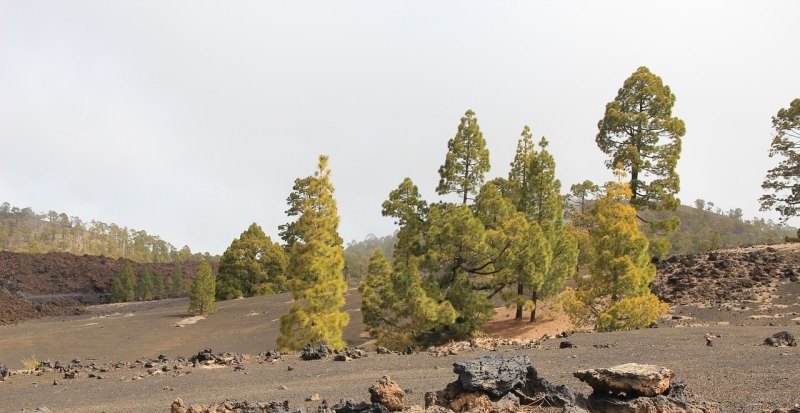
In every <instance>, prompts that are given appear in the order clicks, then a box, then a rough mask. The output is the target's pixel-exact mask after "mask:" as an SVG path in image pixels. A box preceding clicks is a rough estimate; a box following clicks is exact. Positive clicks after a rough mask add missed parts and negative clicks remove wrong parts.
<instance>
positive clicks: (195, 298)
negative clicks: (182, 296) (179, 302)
mask: <svg viewBox="0 0 800 413" xmlns="http://www.w3.org/2000/svg"><path fill="white" fill-rule="evenodd" d="M216 286H217V280H216V277H214V273H213V272H212V271H211V266H210V265H208V263H207V262H205V261H204V262H201V263H200V264H199V265H198V266H197V275H196V276H195V277H194V280H192V284H191V285H190V286H189V313H191V314H211V313H213V312H215V311H217V308H216V306H215V305H214V295H215V290H216Z"/></svg>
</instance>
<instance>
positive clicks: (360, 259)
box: [344, 199, 797, 280]
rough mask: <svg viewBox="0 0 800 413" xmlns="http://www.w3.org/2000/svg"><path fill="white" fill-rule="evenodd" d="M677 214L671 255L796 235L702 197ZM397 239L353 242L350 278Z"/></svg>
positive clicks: (347, 256) (771, 241) (657, 216)
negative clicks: (679, 222) (677, 224)
mask: <svg viewBox="0 0 800 413" xmlns="http://www.w3.org/2000/svg"><path fill="white" fill-rule="evenodd" d="M669 214H676V212H669V213H667V212H659V213H654V212H652V211H646V212H645V213H644V215H645V216H646V217H649V218H655V219H665V217H667V215H669ZM677 216H678V217H679V218H680V221H681V224H680V227H679V228H678V229H677V230H676V231H675V232H672V233H670V234H668V235H667V239H668V240H669V241H670V244H671V249H670V254H671V255H680V254H694V253H698V252H704V251H709V250H713V249H717V248H724V247H734V246H739V245H751V244H775V243H780V242H784V241H785V240H786V239H787V237H788V238H795V237H797V229H796V228H792V227H788V226H785V225H780V224H777V223H774V222H772V221H771V220H764V219H763V218H755V219H752V220H745V219H744V218H743V216H742V210H741V209H740V208H736V209H731V210H729V211H727V212H725V211H723V210H722V209H720V208H718V207H715V205H714V203H713V202H707V201H705V200H702V199H698V200H696V201H695V206H694V207H691V206H686V205H681V206H679V207H678V210H677ZM395 242H397V236H395V235H394V234H392V235H386V236H383V237H377V236H375V235H373V234H369V235H367V237H366V238H365V239H364V240H362V241H355V240H353V241H350V243H348V244H347V246H346V247H345V250H344V255H345V260H346V262H347V266H346V267H345V276H346V277H347V279H348V280H353V279H356V280H357V279H362V278H363V277H364V276H365V275H366V273H367V266H368V265H369V258H370V256H371V255H372V253H373V252H374V251H375V250H376V249H380V250H382V251H383V253H384V255H385V256H386V257H390V258H391V257H392V253H393V251H394V244H395Z"/></svg>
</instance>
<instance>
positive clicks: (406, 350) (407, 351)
mask: <svg viewBox="0 0 800 413" xmlns="http://www.w3.org/2000/svg"><path fill="white" fill-rule="evenodd" d="M403 354H405V355H407V356H410V355H412V354H414V347H411V346H408V347H406V348H404V349H403Z"/></svg>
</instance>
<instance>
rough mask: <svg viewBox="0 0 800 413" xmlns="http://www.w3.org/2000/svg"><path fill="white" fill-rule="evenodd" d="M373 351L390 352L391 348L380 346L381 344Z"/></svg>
mask: <svg viewBox="0 0 800 413" xmlns="http://www.w3.org/2000/svg"><path fill="white" fill-rule="evenodd" d="M375 351H376V352H377V353H378V354H392V351H391V350H389V349H388V348H386V347H381V346H378V348H376V349H375Z"/></svg>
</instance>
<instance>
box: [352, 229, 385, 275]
mask: <svg viewBox="0 0 800 413" xmlns="http://www.w3.org/2000/svg"><path fill="white" fill-rule="evenodd" d="M396 242H397V237H396V236H395V235H394V234H392V235H386V236H383V237H376V236H375V235H373V234H369V235H367V236H366V238H364V240H363V241H355V240H353V241H350V243H348V244H347V247H346V248H345V249H344V259H345V263H346V265H345V269H344V274H345V278H346V279H348V280H359V279H362V278H363V277H365V276H366V275H367V266H368V265H369V258H370V257H371V256H372V254H373V253H374V252H375V250H378V249H379V250H382V251H383V255H384V256H386V257H388V258H389V259H391V258H392V254H393V253H394V244H395V243H396Z"/></svg>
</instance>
